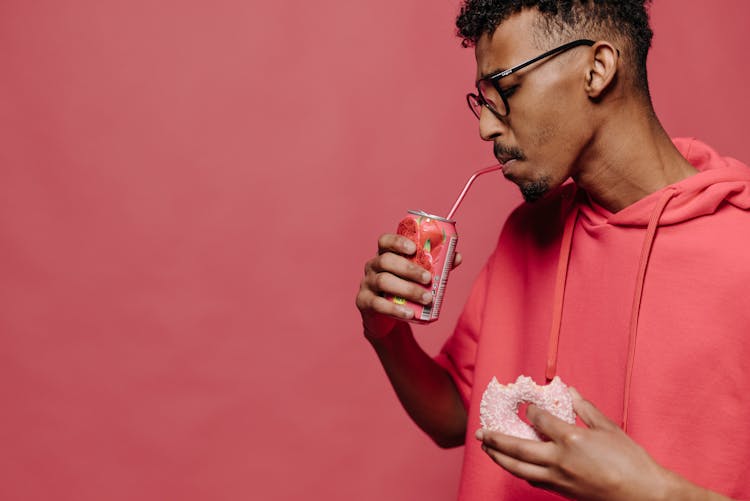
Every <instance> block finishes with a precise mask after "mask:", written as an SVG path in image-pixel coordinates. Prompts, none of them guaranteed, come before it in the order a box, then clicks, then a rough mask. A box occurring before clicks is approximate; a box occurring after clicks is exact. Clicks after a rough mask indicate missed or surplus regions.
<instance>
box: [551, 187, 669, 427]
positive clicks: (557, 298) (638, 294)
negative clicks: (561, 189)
mask: <svg viewBox="0 0 750 501" xmlns="http://www.w3.org/2000/svg"><path fill="white" fill-rule="evenodd" d="M676 194H677V190H676V189H670V190H667V191H666V192H665V193H664V195H662V197H661V198H660V199H659V201H658V202H657V204H656V206H655V207H654V210H653V212H652V213H651V218H650V219H649V222H648V226H647V227H646V236H645V238H644V240H643V247H642V249H641V258H640V261H639V262H638V274H637V275H636V285H635V293H634V294H633V305H632V308H631V311H630V326H629V332H628V358H627V363H626V367H625V389H624V391H623V404H622V405H623V413H622V429H623V430H625V431H627V426H628V408H629V406H630V387H631V383H632V379H633V364H634V361H635V348H636V341H637V337H638V320H639V317H640V313H641V300H642V298H643V285H644V283H645V281H646V271H647V268H648V262H649V260H650V258H651V250H652V249H653V246H654V240H655V239H656V230H657V229H658V227H659V220H660V219H661V216H662V214H663V213H664V210H665V209H666V207H667V204H669V201H670V200H671V199H672V197H674V196H675V195H676ZM577 219H578V205H577V204H574V205H573V208H572V209H571V211H570V213H569V214H568V215H567V218H566V219H565V227H564V229H563V236H562V240H561V242H560V258H559V261H558V263H557V276H556V278H555V295H554V298H553V303H552V326H551V328H550V335H549V346H548V350H547V367H546V371H545V377H546V379H547V382H549V381H551V380H552V379H553V378H554V377H555V374H556V373H557V351H558V347H559V342H560V328H561V325H562V311H563V302H564V299H565V283H566V282H567V279H568V266H569V264H570V251H571V248H572V247H573V229H574V228H575V224H576V221H577Z"/></svg>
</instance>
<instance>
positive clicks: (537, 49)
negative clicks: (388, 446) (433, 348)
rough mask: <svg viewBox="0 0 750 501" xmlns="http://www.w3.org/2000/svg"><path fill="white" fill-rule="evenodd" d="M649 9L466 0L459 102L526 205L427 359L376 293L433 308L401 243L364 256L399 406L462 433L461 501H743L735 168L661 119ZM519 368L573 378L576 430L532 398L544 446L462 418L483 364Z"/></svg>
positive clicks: (443, 436)
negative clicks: (471, 76) (466, 51)
mask: <svg viewBox="0 0 750 501" xmlns="http://www.w3.org/2000/svg"><path fill="white" fill-rule="evenodd" d="M644 3H645V2H644V1H643V0H640V1H638V0H632V1H621V0H611V1H606V0H601V1H596V2H594V1H591V0H577V1H570V0H568V1H564V0H559V1H555V0H540V1H531V0H524V1H521V0H515V1H511V0H495V1H491V0H466V1H465V3H464V5H463V7H462V10H461V13H460V15H459V18H458V20H457V26H458V28H459V34H460V35H461V37H463V39H464V43H465V45H467V46H472V45H473V46H474V48H475V56H476V61H477V91H476V93H475V94H470V95H469V96H468V100H469V104H470V106H471V108H472V111H473V112H474V113H475V114H476V115H477V117H478V118H479V130H480V135H481V137H482V139H484V140H486V141H490V142H492V143H493V147H494V152H495V155H496V157H497V158H498V160H499V161H500V162H501V163H502V164H503V165H504V167H503V173H504V175H505V176H506V177H507V178H508V179H510V180H511V181H513V182H514V183H516V184H517V185H518V186H519V188H520V189H521V192H522V193H523V195H524V198H525V199H526V200H527V202H529V203H525V204H523V205H521V206H520V207H519V208H518V209H517V210H516V211H515V212H514V213H513V214H512V215H511V216H510V218H509V219H508V221H507V222H506V224H505V227H504V228H503V232H502V234H501V236H500V240H499V242H498V246H497V249H496V250H495V252H494V253H493V255H492V256H491V257H490V259H489V260H488V262H487V264H486V265H485V267H484V269H483V271H482V274H481V275H480V277H479V279H478V280H477V282H476V283H475V285H474V288H473V290H472V293H471V295H470V297H469V299H468V302H467V304H466V307H465V309H464V312H463V314H462V316H461V318H460V319H459V322H458V325H457V327H456V330H455V332H454V334H453V336H452V337H451V338H450V339H449V340H448V341H447V343H446V344H445V346H444V348H443V350H442V352H441V353H440V355H439V356H438V357H437V358H436V359H434V360H433V359H432V358H430V357H429V356H428V355H426V354H425V353H424V351H422V350H421V348H420V347H419V346H418V344H417V343H416V342H415V340H414V337H413V336H412V334H411V330H410V328H409V325H408V323H406V322H405V320H408V319H410V318H411V313H410V312H409V311H408V310H406V309H404V308H402V307H400V306H398V305H396V304H393V303H391V302H389V301H387V300H386V299H385V298H384V297H383V295H384V294H395V295H398V296H402V297H406V298H408V299H410V300H413V301H415V302H422V303H429V302H430V301H431V297H429V295H427V296H425V297H423V293H424V290H423V289H422V288H421V287H420V286H419V285H418V284H427V283H429V281H430V277H429V274H428V273H426V272H425V270H423V269H421V268H419V267H418V266H416V265H414V264H413V263H411V262H410V261H409V260H408V257H409V256H411V255H413V254H414V252H415V250H416V249H415V246H414V244H413V243H412V242H410V241H409V240H407V239H405V238H402V237H399V236H397V235H383V236H381V237H380V239H379V242H378V245H379V253H378V256H376V257H375V258H373V259H372V260H370V261H369V262H368V263H367V265H366V271H365V277H364V279H363V280H362V283H361V287H360V291H359V293H358V295H357V306H358V308H359V309H360V311H361V314H362V318H363V324H364V333H365V336H366V338H367V339H368V340H369V341H370V343H371V344H372V346H373V347H374V349H375V351H376V353H377V355H378V356H379V358H380V360H381V362H382V364H383V367H384V368H385V370H386V373H387V374H388V377H389V378H390V380H391V383H392V385H393V387H394V389H395V390H396V393H397V395H398V396H399V399H400V400H401V402H402V404H403V405H404V407H405V409H406V410H407V412H408V413H409V415H410V416H411V417H412V419H414V421H415V422H416V423H417V424H418V425H419V426H420V427H421V428H422V429H423V430H424V431H425V432H426V433H427V434H428V435H430V436H431V437H432V438H433V439H434V440H435V442H437V443H438V444H439V445H441V446H443V447H451V446H457V445H461V444H464V443H465V444H466V452H465V459H464V467H463V474H462V479H461V487H460V494H459V497H460V499H482V500H489V499H492V500H498V499H523V500H537V499H540V500H541V499H554V498H555V496H554V495H552V494H550V493H548V492H546V491H555V492H558V493H560V494H563V495H565V496H568V497H572V498H576V499H601V500H605V499H606V500H626V499H627V500H631V499H638V500H641V499H644V500H645V499H726V498H725V497H724V495H726V496H732V497H735V498H750V480H748V479H747V478H746V474H745V469H746V463H747V460H748V452H747V451H749V450H750V431H748V430H747V428H748V427H747V423H750V398H747V397H746V396H745V392H746V389H745V387H744V379H745V371H744V366H745V364H746V361H747V360H748V359H750V358H749V357H750V343H748V342H747V336H748V335H750V296H749V295H748V294H746V293H745V290H744V289H745V286H746V284H747V283H748V277H750V260H749V259H747V258H746V257H745V256H746V254H747V251H746V249H748V248H750V212H748V210H750V169H748V168H747V167H746V166H744V165H742V164H740V163H739V162H737V161H735V160H732V159H728V158H722V157H720V156H719V155H718V154H716V153H715V152H714V151H713V150H711V149H710V148H709V147H708V146H706V145H704V144H703V143H701V142H699V141H697V140H674V141H672V140H671V139H670V138H669V137H668V136H667V134H666V132H665V131H664V130H663V128H662V127H661V125H660V124H659V122H658V120H657V118H656V116H655V114H654V111H653V108H652V105H651V100H650V96H649V91H648V83H647V76H646V56H647V53H648V49H649V47H650V42H651V36H652V33H651V30H650V28H649V26H648V15H647V12H646V6H645V5H644ZM570 180H572V182H570ZM457 261H460V258H458V259H457ZM456 264H457V263H456ZM520 374H524V375H528V376H531V377H532V378H534V379H535V380H536V381H537V382H538V383H541V382H544V380H545V379H547V380H549V379H551V378H552V377H554V376H555V375H559V376H560V377H561V378H562V379H563V381H565V382H566V383H568V384H569V385H571V386H573V387H575V388H576V389H577V390H579V391H580V393H581V394H583V395H585V396H586V397H587V398H588V399H589V400H584V399H583V398H582V397H581V396H580V394H579V393H578V392H577V391H576V390H571V394H572V395H573V401H574V410H575V411H576V413H577V415H578V417H579V418H580V420H581V421H582V423H583V424H582V425H581V424H579V425H570V424H567V423H565V422H562V421H561V420H558V419H557V418H555V417H553V416H552V415H551V414H549V413H547V412H545V411H543V410H541V409H539V408H537V407H535V406H530V407H529V409H528V411H527V417H528V419H529V420H530V422H531V423H532V424H533V425H534V426H535V427H536V428H537V430H538V431H539V432H541V434H543V435H544V436H546V437H548V438H549V441H545V442H537V441H529V440H523V439H518V438H514V437H509V436H506V435H503V434H500V433H495V432H488V431H481V430H479V431H477V428H478V427H479V417H478V415H479V402H480V399H481V395H482V392H483V390H484V388H485V387H486V386H487V383H488V382H489V380H490V379H491V378H492V376H497V378H498V380H500V381H501V382H503V383H507V382H512V381H515V379H516V377H517V376H518V375H520ZM594 404H595V405H596V406H594ZM475 432H476V435H475ZM474 437H475V438H477V439H478V441H474V440H470V439H471V438H474ZM501 468H502V469H501ZM503 469H504V470H506V471H507V472H508V473H510V474H508V473H506V471H503ZM719 493H721V494H719Z"/></svg>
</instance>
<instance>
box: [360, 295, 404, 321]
mask: <svg viewBox="0 0 750 501" xmlns="http://www.w3.org/2000/svg"><path fill="white" fill-rule="evenodd" d="M356 303H357V308H359V310H360V311H361V312H362V314H363V318H377V317H378V315H387V316H390V317H393V318H397V319H399V320H410V319H411V318H412V317H413V316H414V312H413V311H412V310H411V308H408V307H406V306H403V305H400V304H396V303H394V302H393V301H390V300H388V299H386V298H384V297H381V296H379V295H377V294H375V293H373V292H372V291H371V290H369V289H367V288H362V289H360V291H359V294H357V301H356ZM373 314H375V315H373Z"/></svg>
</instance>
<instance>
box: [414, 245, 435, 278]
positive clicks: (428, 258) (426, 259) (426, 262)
mask: <svg viewBox="0 0 750 501" xmlns="http://www.w3.org/2000/svg"><path fill="white" fill-rule="evenodd" d="M412 261H414V262H415V263H417V264H418V265H419V266H421V267H422V268H424V269H425V270H427V271H429V272H430V273H432V254H430V251H428V250H426V249H417V253H416V255H415V256H414V258H413V259H412Z"/></svg>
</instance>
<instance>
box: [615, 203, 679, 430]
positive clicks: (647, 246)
mask: <svg viewBox="0 0 750 501" xmlns="http://www.w3.org/2000/svg"><path fill="white" fill-rule="evenodd" d="M676 194H677V190H675V189H670V190H667V191H666V192H665V193H664V195H662V197H661V198H660V199H659V201H658V202H657V204H656V206H655V207H654V210H653V212H651V219H650V220H649V222H648V227H647V228H646V237H645V238H644V240H643V248H642V249H641V259H640V261H639V262H638V275H637V276H636V282H635V294H634V295H633V306H632V308H631V310H630V329H629V331H630V332H629V333H628V361H627V364H626V366H625V390H624V391H623V397H622V398H623V400H622V429H623V430H625V431H627V427H628V407H629V406H630V383H631V381H632V379H633V363H634V361H635V343H636V338H637V337H638V319H639V317H640V313H641V299H642V298H643V284H644V282H645V281H646V268H648V262H649V259H651V250H652V249H653V247H654V239H655V238H656V230H657V228H658V227H659V220H660V219H661V216H662V214H663V213H664V209H665V208H666V207H667V204H668V203H669V201H670V200H671V199H672V197H674V196H675V195H676Z"/></svg>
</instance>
